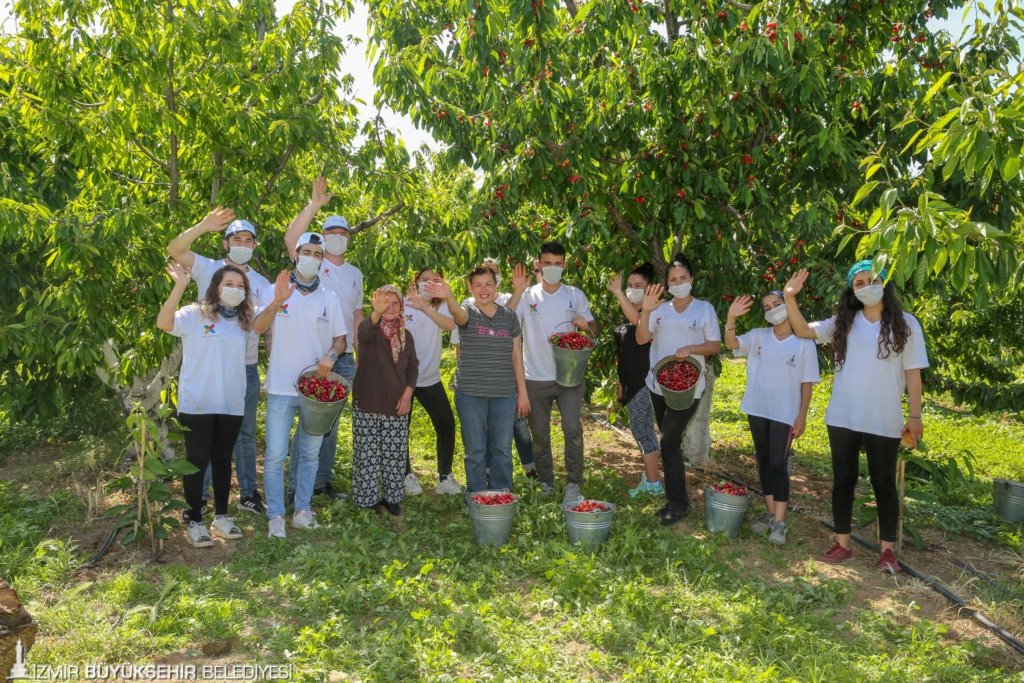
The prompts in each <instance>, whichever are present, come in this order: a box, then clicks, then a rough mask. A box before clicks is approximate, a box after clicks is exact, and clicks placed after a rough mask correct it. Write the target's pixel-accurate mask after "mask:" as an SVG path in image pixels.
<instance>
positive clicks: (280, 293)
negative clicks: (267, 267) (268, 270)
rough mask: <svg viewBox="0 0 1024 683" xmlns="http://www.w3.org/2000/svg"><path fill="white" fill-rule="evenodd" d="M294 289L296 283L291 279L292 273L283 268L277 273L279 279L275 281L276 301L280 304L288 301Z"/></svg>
mask: <svg viewBox="0 0 1024 683" xmlns="http://www.w3.org/2000/svg"><path fill="white" fill-rule="evenodd" d="M294 291H295V283H294V282H292V281H291V273H290V272H288V271H287V270H282V271H281V272H280V273H278V274H277V280H275V281H274V301H275V302H276V303H277V304H278V305H280V304H283V303H284V302H285V301H288V299H289V297H291V295H292V292H294Z"/></svg>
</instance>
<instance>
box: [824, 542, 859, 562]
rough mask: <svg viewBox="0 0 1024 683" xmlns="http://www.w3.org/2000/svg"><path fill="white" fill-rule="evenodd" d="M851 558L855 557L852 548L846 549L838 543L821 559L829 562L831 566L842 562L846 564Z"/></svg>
mask: <svg viewBox="0 0 1024 683" xmlns="http://www.w3.org/2000/svg"><path fill="white" fill-rule="evenodd" d="M851 557H853V550H851V549H850V548H844V547H843V546H841V545H839V544H838V543H836V544H834V545H833V546H832V547H831V548H829V549H828V552H826V553H825V554H824V555H823V556H822V558H821V559H822V561H823V562H828V563H829V564H839V563H840V562H845V561H846V560H848V559H850V558H851Z"/></svg>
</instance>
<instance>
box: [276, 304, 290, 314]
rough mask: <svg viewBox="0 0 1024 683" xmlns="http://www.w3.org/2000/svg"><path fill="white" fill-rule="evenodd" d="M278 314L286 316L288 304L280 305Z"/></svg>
mask: <svg viewBox="0 0 1024 683" xmlns="http://www.w3.org/2000/svg"><path fill="white" fill-rule="evenodd" d="M278 313H281V314H284V315H288V304H281V309H280V310H279V311H278Z"/></svg>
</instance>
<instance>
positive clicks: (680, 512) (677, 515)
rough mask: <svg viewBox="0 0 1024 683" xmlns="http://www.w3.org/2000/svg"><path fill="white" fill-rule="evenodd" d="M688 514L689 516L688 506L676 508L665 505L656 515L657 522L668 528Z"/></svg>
mask: <svg viewBox="0 0 1024 683" xmlns="http://www.w3.org/2000/svg"><path fill="white" fill-rule="evenodd" d="M688 514H690V506H689V505H687V506H686V507H684V508H681V507H676V506H674V505H666V506H665V507H664V508H662V511H661V512H660V514H659V515H658V521H660V522H661V523H662V524H663V525H665V526H669V525H670V524H675V523H676V522H678V521H680V520H681V519H683V518H684V517H686V516H687V515H688Z"/></svg>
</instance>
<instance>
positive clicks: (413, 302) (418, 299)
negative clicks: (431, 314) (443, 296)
mask: <svg viewBox="0 0 1024 683" xmlns="http://www.w3.org/2000/svg"><path fill="white" fill-rule="evenodd" d="M405 297H406V299H408V300H409V306H410V307H412V308H415V309H416V310H417V311H425V310H426V309H427V307H428V306H430V303H429V302H428V301H427V300H426V299H424V298H423V297H422V296H420V290H419V287H417V286H416V283H415V282H413V283H411V284H410V285H409V287H408V289H406V290H405Z"/></svg>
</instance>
